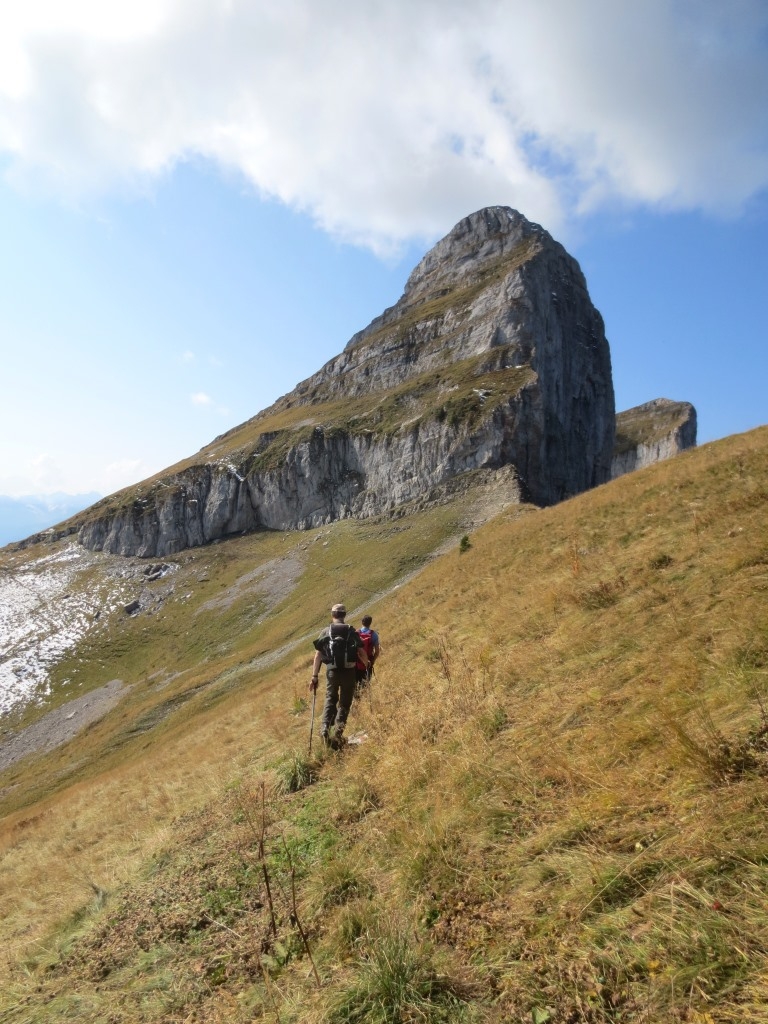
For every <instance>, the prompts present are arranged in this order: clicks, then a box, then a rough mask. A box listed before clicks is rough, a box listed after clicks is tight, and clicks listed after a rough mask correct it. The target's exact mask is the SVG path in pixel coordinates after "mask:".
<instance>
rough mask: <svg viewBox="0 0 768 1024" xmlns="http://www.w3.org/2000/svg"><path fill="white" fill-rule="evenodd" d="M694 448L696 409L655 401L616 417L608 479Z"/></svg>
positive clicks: (687, 405) (664, 401)
mask: <svg viewBox="0 0 768 1024" xmlns="http://www.w3.org/2000/svg"><path fill="white" fill-rule="evenodd" d="M695 446H696V410H695V409H694V407H693V406H692V405H691V404H690V402H672V401H670V399H668V398H655V399H654V400H653V401H652V402H645V403H644V404H643V405H637V406H635V407H634V408H632V409H627V410H626V411H625V412H620V413H619V414H618V416H617V417H616V441H615V444H614V452H613V461H612V463H611V479H615V478H616V477H618V476H623V475H624V473H631V472H632V471H633V470H635V469H643V467H645V466H651V465H653V463H655V462H661V461H663V460H664V459H670V458H672V456H673V455H677V454H678V453H679V452H682V451H685V449H686V448H694V447H695Z"/></svg>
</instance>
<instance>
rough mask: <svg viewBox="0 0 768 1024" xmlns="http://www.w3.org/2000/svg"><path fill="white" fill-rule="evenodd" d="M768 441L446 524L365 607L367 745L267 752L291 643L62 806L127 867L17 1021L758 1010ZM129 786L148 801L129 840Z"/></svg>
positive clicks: (59, 829) (28, 989)
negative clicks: (124, 805)
mask: <svg viewBox="0 0 768 1024" xmlns="http://www.w3.org/2000/svg"><path fill="white" fill-rule="evenodd" d="M767 456H768V430H760V431H755V432H753V433H751V434H748V435H743V436H740V437H734V438H729V439H727V440H726V441H723V442H719V443H718V444H715V445H709V446H707V447H705V448H702V449H699V450H697V451H694V452H690V453H686V454H685V455H683V456H680V457H678V458H677V459H675V460H674V461H672V462H670V463H668V464H663V465H659V466H656V467H652V468H651V469H649V470H644V471H641V472H638V473H636V474H633V475H630V476H628V477H624V478H622V479H621V480H619V481H616V482H615V483H613V484H611V485H607V486H605V487H603V488H599V489H597V490H595V491H593V492H590V493H588V494H585V495H582V496H580V497H579V498H576V499H574V500H572V501H570V502H567V503H564V504H563V505H560V506H558V507H557V508H553V509H549V510H545V511H541V512H536V513H534V514H529V515H525V516H518V515H517V513H516V512H515V511H514V510H510V511H509V512H508V513H506V514H504V515H502V516H500V517H499V518H497V519H496V520H494V521H493V522H491V523H489V524H488V525H487V526H485V527H483V528H482V529H480V530H478V531H476V532H475V533H473V534H472V536H471V538H470V540H471V546H470V547H469V548H468V549H467V550H466V551H464V552H463V553H460V551H459V545H458V540H457V542H456V546H455V548H454V549H453V550H452V551H450V552H449V553H448V554H446V555H444V556H443V557H442V558H440V559H439V560H437V561H436V562H434V563H432V564H431V565H428V566H427V567H426V568H425V569H424V570H423V571H422V572H421V573H420V574H419V575H418V576H417V577H416V578H415V579H414V580H413V581H412V582H410V583H409V584H406V585H404V586H403V587H401V588H400V589H398V590H397V591H396V592H395V593H393V594H391V595H390V596H387V597H384V598H382V599H381V600H380V601H378V602H377V603H376V604H375V605H374V606H372V607H371V611H372V613H373V614H374V620H375V625H377V626H378V627H380V629H381V633H382V641H383V644H384V650H385V653H384V655H383V657H382V660H381V662H380V663H379V666H378V667H377V676H376V678H375V681H374V684H373V686H372V688H371V691H370V693H369V694H367V695H364V696H363V698H361V699H360V700H359V701H357V702H356V703H355V707H354V709H353V715H352V718H351V721H350V731H364V732H366V733H367V734H368V737H369V739H368V741H367V742H365V743H363V744H362V745H361V746H359V747H358V748H356V749H354V750H350V751H349V752H347V753H345V754H344V755H331V756H329V757H321V758H318V759H316V760H315V761H313V762H312V763H311V764H309V768H310V775H311V777H312V779H313V780H315V779H317V781H313V783H312V784H311V785H309V786H308V787H307V788H305V789H302V790H300V791H299V792H296V793H292V794H290V795H288V796H286V797H280V796H278V795H277V790H276V788H275V779H276V775H275V774H274V773H273V772H272V771H271V770H270V769H269V763H270V760H271V758H272V757H273V754H274V752H276V751H277V750H278V748H282V749H283V750H284V751H286V752H287V753H288V754H289V755H290V756H291V757H293V758H296V759H300V758H304V759H305V761H307V760H308V759H307V758H306V754H305V750H306V747H305V744H306V740H307V730H308V725H309V721H308V714H307V712H306V711H304V712H303V713H302V714H299V715H295V714H293V711H294V710H295V705H296V699H297V698H298V697H300V696H301V694H302V692H303V687H304V686H305V683H306V678H305V677H306V666H307V663H308V655H307V653H306V652H305V651H303V650H302V652H301V653H297V654H296V655H295V656H293V657H291V658H289V661H288V664H287V666H286V667H285V668H284V669H283V671H282V673H281V675H280V676H279V677H278V675H277V674H275V675H274V676H265V677H264V680H263V682H262V684H261V687H262V688H260V689H259V690H258V691H254V692H253V693H252V694H250V695H249V694H248V693H247V691H242V690H241V691H237V692H235V693H233V694H232V696H231V697H230V698H229V699H228V700H227V701H225V702H224V703H222V704H220V705H218V706H217V707H214V708H211V709H209V710H208V711H206V712H205V714H204V715H203V716H202V717H200V718H198V719H190V720H189V721H186V722H180V723H179V724H178V726H177V730H178V732H177V734H174V733H173V731H171V732H169V733H168V735H167V736H166V738H165V740H164V747H163V748H162V749H158V748H156V747H154V746H153V747H150V748H148V749H147V751H146V753H145V755H144V757H143V760H142V761H140V762H137V761H133V762H131V763H130V764H124V765H123V766H122V767H120V768H119V769H118V768H115V769H113V772H112V773H111V774H110V776H109V777H106V778H104V779H103V780H100V781H99V786H103V790H102V797H99V796H98V795H97V792H96V790H97V787H96V785H95V784H91V783H83V787H82V790H81V791H78V790H73V791H71V792H69V793H66V794H62V795H60V796H59V797H57V798H56V801H55V802H54V804H53V806H52V807H51V808H50V809H48V811H47V813H48V815H49V818H50V817H51V816H52V815H53V814H54V813H55V814H56V815H59V817H56V824H55V826H53V825H51V827H50V832H49V833H48V834H49V835H50V839H49V840H47V841H48V842H49V843H51V844H55V842H56V841H57V840H56V838H55V837H58V839H59V841H60V840H61V837H62V835H63V834H64V829H65V825H66V818H67V812H68V811H70V812H71V814H72V817H73V818H75V819H77V816H78V814H79V815H80V816H81V817H82V818H83V824H84V825H85V824H86V822H87V824H88V829H85V828H83V832H84V835H86V836H90V834H91V833H92V834H93V835H94V836H96V837H98V840H99V845H100V846H101V850H102V855H103V853H104V851H105V850H109V849H115V850H118V849H123V848H124V849H125V853H124V854H122V856H124V857H125V858H126V859H125V870H124V871H123V873H122V875H121V876H118V874H114V875H113V876H112V877H113V879H114V881H113V886H115V887H116V886H117V882H118V877H120V878H128V877H129V876H132V880H131V881H130V883H129V884H128V885H127V886H125V887H123V888H122V889H119V890H118V891H116V892H114V893H111V894H110V896H109V897H108V898H107V900H106V905H105V906H104V908H103V909H101V910H96V909H95V908H94V909H93V911H92V913H91V914H90V915H86V918H85V919H83V920H82V921H80V922H78V928H79V929H80V930H81V931H82V935H81V936H80V937H75V938H73V936H72V932H71V930H70V931H69V932H59V933H58V937H56V936H53V939H52V940H49V941H55V945H54V946H51V945H50V944H49V945H48V947H47V952H46V953H45V956H43V957H40V956H38V964H42V963H45V962H50V963H51V969H50V970H49V971H48V972H47V973H42V971H41V968H40V966H39V965H38V966H35V964H34V963H31V964H30V962H29V961H28V964H29V966H28V967H27V970H29V971H31V975H30V976H29V977H25V976H24V975H23V974H22V973H20V968H19V966H18V962H17V960H16V958H14V957H13V956H10V957H9V959H10V960H11V961H12V962H11V963H10V964H9V967H10V968H11V970H10V974H11V978H10V986H9V988H8V990H7V991H8V994H7V995H6V996H5V1006H6V1008H7V1009H6V1012H7V1014H8V1020H9V1021H12V1022H14V1024H21V1022H22V1021H32V1020H34V1021H36V1022H37V1021H39V1022H42V1024H47V1022H49V1021H53V1020H63V1019H79V1020H83V1021H96V1020H106V1019H110V1020H112V1021H114V1022H125V1024H129V1022H130V1024H134V1022H138V1021H171V1020H179V1021H181V1020H185V1021H212V1020H217V1021H222V1022H224V1021H226V1022H235V1021H245V1020H254V1019H264V1020H269V1021H273V1020H274V1021H276V1020H280V1021H283V1022H290V1021H295V1022H306V1024H316V1022H317V1024H319V1022H320V1021H333V1020H341V1019H345V1020H357V1021H367V1022H369V1024H375V1022H377V1021H381V1022H384V1021H394V1020H402V1021H409V1020H425V1021H447V1022H452V1021H498V1022H501V1021H529V1020H532V1021H534V1022H538V1024H543V1022H546V1021H551V1022H553V1024H555V1022H565V1021H570V1022H574V1024H575V1022H579V1021H584V1022H606V1024H607V1022H618V1021H623V1022H633V1024H634V1022H637V1024H639V1022H641V1021H642V1022H659V1024H661V1022H674V1021H686V1022H698V1024H735V1022H737V1021H738V1022H742V1024H765V1022H766V1021H768V1012H767V1011H766V1005H768V906H767V905H766V900H765V893H766V891H767V890H768V885H767V883H768V839H767V838H766V829H765V814H766V805H767V804H768V788H767V786H766V780H767V779H768V740H767V735H768V734H767V732H766V726H768V720H767V719H766V709H767V708H768V541H767V540H766V538H768V458H767ZM413 525H414V526H417V525H418V519H416V518H414V519H413ZM313 585H314V584H313ZM313 593H314V592H313ZM295 599H296V600H300V594H299V592H297V593H296V596H295ZM265 709H266V711H267V713H266V715H265V716H262V712H263V711H264V710H265ZM222 737H223V738H224V739H225V740H226V738H227V737H228V738H229V739H230V742H229V743H228V744H226V746H227V748H228V749H230V750H231V751H232V756H231V757H230V758H229V759H227V760H226V761H225V762H224V763H222V762H223V759H222V758H221V757H218V758H217V757H214V756H213V755H212V752H211V747H213V746H214V745H216V744H218V743H220V742H222V739H221V738H222ZM216 752H218V750H217V751H216ZM216 761H218V763H219V765H220V769H221V770H220V772H219V774H218V775H217V774H216V772H214V771H213V767H212V766H213V764H214V763H215V762H216ZM185 773H186V775H187V781H186V783H185V782H184V781H183V776H184V775H185ZM278 775H279V770H278ZM150 778H162V779H163V789H162V792H163V793H164V794H165V795H164V797H163V798H162V799H164V800H165V801H166V806H165V807H163V805H162V800H161V797H160V795H159V793H160V791H158V794H155V793H153V791H152V790H151V787H149V783H148V781H147V780H148V779H150ZM128 780H130V782H129V781H128ZM175 780H178V783H177V782H176V781H175ZM121 781H122V783H123V784H124V785H125V786H126V787H127V788H128V790H129V791H130V800H131V802H132V803H131V806H132V807H138V805H139V804H140V802H141V801H140V793H141V791H142V786H143V787H144V789H145V790H146V795H145V798H144V799H145V802H146V812H145V813H144V812H143V813H144V816H143V817H142V816H139V818H137V821H138V824H137V826H136V833H137V835H136V839H135V843H136V849H135V851H134V852H131V850H130V843H129V842H128V839H127V837H126V836H125V835H122V836H121V841H122V843H123V846H122V847H121V846H120V845H119V844H118V843H116V840H115V832H120V830H121V829H123V831H124V829H125V822H126V821H127V820H128V818H129V817H130V815H128V814H122V815H116V809H115V805H116V804H119V802H120V798H121V793H120V784H121ZM262 781H264V783H265V786H266V789H265V793H266V797H265V803H264V806H263V807H262V806H261V804H260V796H259V794H260V788H259V787H260V785H261V782H262ZM177 784H178V786H179V787H180V788H179V789H178V790H177V789H176V785H177ZM197 786H199V787H200V790H199V792H198V793H196V794H194V793H193V790H194V789H195V788H196V787H197ZM110 787H112V788H110ZM209 796H213V797H214V799H213V802H209V803H208V805H207V809H202V810H199V811H197V812H194V813H192V807H193V805H194V804H195V797H197V799H198V801H199V804H200V805H203V804H205V801H206V799H207V798H208V797H209ZM79 800H82V801H84V802H83V803H82V804H78V801H79ZM89 801H90V802H91V803H92V805H93V808H94V812H93V813H94V815H95V816H94V817H87V815H88V813H89V812H88V808H87V806H86V805H87V803H88V802H89ZM97 805H98V807H99V810H98V811H97V810H96V806H97ZM244 807H245V809H246V810H244V809H243V808H244ZM33 810H34V812H35V813H42V814H45V813H46V807H45V806H43V805H41V806H40V807H36V808H34V809H33ZM262 810H263V811H264V813H265V814H266V826H265V832H266V842H265V851H264V858H263V862H264V864H265V865H267V867H268V871H269V872H270V877H271V878H272V879H273V882H274V889H275V893H276V894H277V895H276V897H275V904H276V906H275V913H276V923H277V927H276V929H275V931H276V932H277V934H275V932H274V931H273V930H271V929H270V927H269V919H268V916H267V909H266V898H265V891H264V887H263V882H262V881H261V876H260V875H259V874H258V872H257V871H256V867H260V866H261V863H262V860H261V859H260V858H259V852H258V851H259V839H258V831H259V828H260V827H261V826H260V825H259V820H260V818H259V815H260V813H261V812H262ZM246 811H247V813H246ZM179 812H185V813H184V815H183V816H182V817H181V818H180V817H179ZM28 813H29V815H30V817H31V816H32V811H30V812H28ZM133 813H136V814H139V810H138V809H137V810H136V811H134V812H133ZM84 816H85V817H84ZM116 818H118V819H119V822H121V823H122V824H119V823H118V824H115V821H116ZM16 824H18V820H17V821H16ZM78 828H79V825H78ZM22 831H24V830H22ZM27 831H28V832H29V835H30V837H35V838H36V840H37V842H39V843H42V842H44V841H46V840H44V837H45V836H46V827H45V818H44V817H43V818H41V819H40V820H39V821H33V822H31V823H30V824H29V825H28V826H27ZM142 844H143V845H142ZM32 846H34V843H31V844H30V846H28V847H27V848H26V853H25V851H24V850H22V849H19V851H18V853H16V852H15V851H11V853H12V854H13V856H14V857H15V858H16V859H15V860H13V861H8V862H7V863H8V864H10V868H9V869H8V873H7V875H6V877H7V878H8V879H9V880H10V881H13V880H14V879H17V878H21V877H22V874H20V873H22V872H23V870H24V869H23V861H24V859H25V856H31V848H32ZM84 846H86V847H87V840H86V842H85V843H84ZM161 848H163V849H164V853H163V856H162V857H160V858H158V857H156V865H155V866H154V867H153V866H152V865H151V864H149V865H148V864H147V863H146V860H147V859H148V856H149V854H150V853H152V852H156V853H159V851H160V850H161ZM51 849H52V850H53V849H54V846H51ZM67 849H68V850H69V849H72V847H71V846H68V847H67ZM83 855H84V856H85V857H86V858H90V859H89V860H87V861H86V865H85V866H86V868H87V871H86V874H85V877H86V879H88V880H89V881H91V880H93V881H95V884H96V885H97V886H100V887H102V888H109V886H107V885H106V882H104V883H102V881H101V879H102V878H104V879H107V880H108V878H109V877H110V876H109V875H108V873H107V867H106V865H105V864H103V862H100V861H99V859H98V855H96V854H94V853H93V852H88V850H87V849H85V850H84V851H83ZM130 858H133V860H131V859H130ZM142 859H144V860H145V866H144V868H143V870H142V871H139V870H138V866H139V863H140V861H142ZM100 865H101V868H100ZM94 869H100V870H101V871H102V874H99V871H98V870H96V873H95V874H94V875H90V874H88V872H90V871H94ZM40 870H41V868H40V867H38V868H36V869H35V868H30V879H34V877H35V871H37V872H38V873H39V871H40ZM62 871H63V869H62ZM203 882H204V884H203ZM291 882H293V883H294V884H295V892H296V896H295V899H296V904H295V907H294V906H292V899H291ZM72 884H74V883H72ZM20 888H23V886H20ZM27 888H29V884H28V885H27ZM70 905H71V904H70ZM62 909H63V908H62ZM294 910H295V911H296V914H295V915H294ZM43 912H47V908H43ZM294 916H298V920H299V921H300V922H301V924H302V926H303V928H304V930H305V932H306V935H307V938H308V941H309V945H310V950H311V952H312V957H313V963H314V965H315V968H314V969H315V970H316V971H317V972H318V977H319V978H320V981H321V986H320V987H318V986H317V984H316V981H315V979H314V975H313V968H312V965H311V964H310V960H309V958H308V955H307V952H306V947H305V946H304V945H303V944H302V943H301V942H300V941H299V938H298V934H299V933H298V931H297V928H296V926H295V924H294V923H292V922H293V918H294ZM212 921H213V923H211V922H212ZM86 926H88V927H86ZM40 934H41V935H42V932H40ZM142 935H144V936H147V938H146V939H142V938H141V936H142ZM6 941H7V940H6ZM46 958H47V959H46ZM99 964H100V965H101V966H100V967H99V966H98V965H99ZM97 967H98V969H97ZM37 986H39V988H40V991H39V992H37V991H36V989H37ZM2 998H3V997H0V1000H2ZM3 1005H4V1004H3V1002H2V1001H0V1006H3ZM382 1007H383V1008H382ZM387 1007H389V1010H387ZM393 1007H394V1009H393ZM388 1012H389V1016H388V1015H387V1013H388Z"/></svg>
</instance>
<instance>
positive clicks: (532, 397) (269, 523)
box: [79, 207, 615, 558]
mask: <svg viewBox="0 0 768 1024" xmlns="http://www.w3.org/2000/svg"><path fill="white" fill-rule="evenodd" d="M614 426H615V410H614V399H613V384H612V378H611V365H610V353H609V349H608V343H607V341H606V339H605V334H604V329H603V322H602V318H601V317H600V314H599V313H598V312H597V310H596V309H595V308H594V306H593V305H592V303H591V301H590V299H589V295H588V293H587V288H586V284H585V281H584V278H583V275H582V273H581V271H580V269H579V266H578V264H577V263H576V261H575V260H573V259H572V258H571V257H570V256H569V255H568V253H567V252H566V251H565V249H563V247H562V246H561V245H559V243H557V242H555V241H554V240H553V239H552V238H551V236H550V235H549V234H548V233H547V232H546V231H544V230H543V228H541V227H539V226H538V225H536V224H532V223H530V222H529V221H527V220H526V219H525V217H523V216H522V215H521V214H519V213H517V212H516V211H514V210H511V209H509V208H507V207H492V208H489V209H485V210H480V211H478V212H477V213H474V214H472V215H471V216H470V217H467V218H465V219H464V220H462V221H461V222H460V223H459V224H457V225H456V227H455V228H454V229H453V230H452V231H451V232H450V233H449V234H448V235H447V236H446V237H445V238H444V239H443V240H442V241H440V242H438V244H437V245H436V246H435V247H434V248H433V249H432V250H430V252H428V253H427V255H426V256H425V257H424V259H422V260H421V262H420V263H419V264H418V266H417V267H416V268H415V269H414V271H413V273H412V274H411V275H410V277H409V279H408V282H407V284H406V287H405V291H404V293H403V296H402V297H401V299H400V300H399V301H398V302H397V303H396V304H395V305H394V306H392V307H391V308H389V309H387V310H386V311H385V312H384V313H382V315H381V316H379V317H377V318H376V319H375V320H374V321H373V322H372V323H371V324H369V326H368V327H366V328H365V329H364V330H363V331H360V332H359V333H358V334H356V335H355V336H354V337H353V338H352V339H351V340H350V342H349V343H348V344H347V346H346V347H345V349H344V350H343V352H341V353H340V354H339V355H338V356H336V357H335V358H334V359H332V360H330V361H329V362H328V363H327V364H326V365H325V366H324V367H322V368H321V369H320V370H319V371H318V372H317V373H315V374H314V375H313V376H312V377H310V378H308V379H307V380H305V381H303V382H302V383H301V384H299V385H298V386H297V387H296V388H295V390H294V391H293V392H291V393H290V394H289V395H286V396H284V397H283V398H281V399H280V400H279V401H278V402H276V403H275V405H274V406H272V407H271V408H270V409H267V410H265V411H264V412H262V413H259V414H258V415H257V416H256V417H255V418H254V419H253V420H251V421H249V422H248V423H247V424H243V425H242V426H241V427H238V428H236V429H235V430H233V431H230V432H229V433H228V434H226V435H223V436H222V437H220V438H217V439H216V441H214V442H213V443H212V444H211V445H210V446H208V448H206V449H203V451H202V452H200V453H199V455H198V456H197V457H196V458H195V460H190V461H189V462H188V463H186V464H185V465H184V466H183V467H179V468H178V469H176V470H174V469H171V470H169V471H168V473H167V474H165V475H164V477H163V478H162V479H161V480H159V481H157V480H156V481H153V482H151V483H149V484H146V485H143V486H141V487H140V488H138V489H136V490H135V491H134V492H133V493H131V494H126V496H125V500H124V501H118V502H115V500H114V498H113V499H108V500H107V501H106V502H104V503H100V504H101V506H102V507H101V508H100V505H96V506H94V507H93V508H92V509H91V510H90V512H89V514H88V515H87V516H85V517H83V521H82V524H81V526H80V531H79V539H80V541H81V543H83V544H84V545H85V546H87V547H89V548H94V549H103V550H105V551H110V552H113V553H121V554H136V555H140V556H144V557H148V558H153V557H162V556H164V555H168V554H171V553H173V552H175V551H179V550H181V549H182V548H186V547H191V546H195V545H199V544H205V543H207V542H209V541H211V540H214V539H216V538H219V537H223V536H227V535H230V534H234V533H240V532H243V531H248V530H254V529H259V528H271V529H306V528H309V527H313V526H318V525H321V524H323V523H327V522H330V521H332V520H334V519H338V518H344V517H349V516H355V517H366V516H372V515H377V514H380V513H382V512H386V511H390V510H393V509H395V508H396V507H397V506H399V505H402V504H403V503H406V502H411V501H418V500H422V499H423V498H424V497H425V496H426V495H428V494H429V493H430V492H432V491H433V490H434V489H435V488H438V489H439V488H440V487H442V486H444V485H445V484H446V483H447V482H448V481H451V480H453V479H455V478H457V477H461V476H462V474H469V473H473V472H476V471H479V470H482V471H498V470H501V469H502V468H505V471H506V472H507V476H508V472H509V467H512V468H513V474H514V476H515V478H516V479H517V481H518V492H519V498H520V499H522V500H528V501H533V502H535V503H537V504H540V505H547V504H552V503H554V502H557V501H559V500H561V499H562V498H565V497H568V496H570V495H573V494H576V493H578V492H580V491H583V490H585V489H587V488H589V487H593V486H595V485H596V484H600V483H603V482H605V481H607V480H608V479H609V478H610V473H611V456H612V452H613V440H614Z"/></svg>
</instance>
